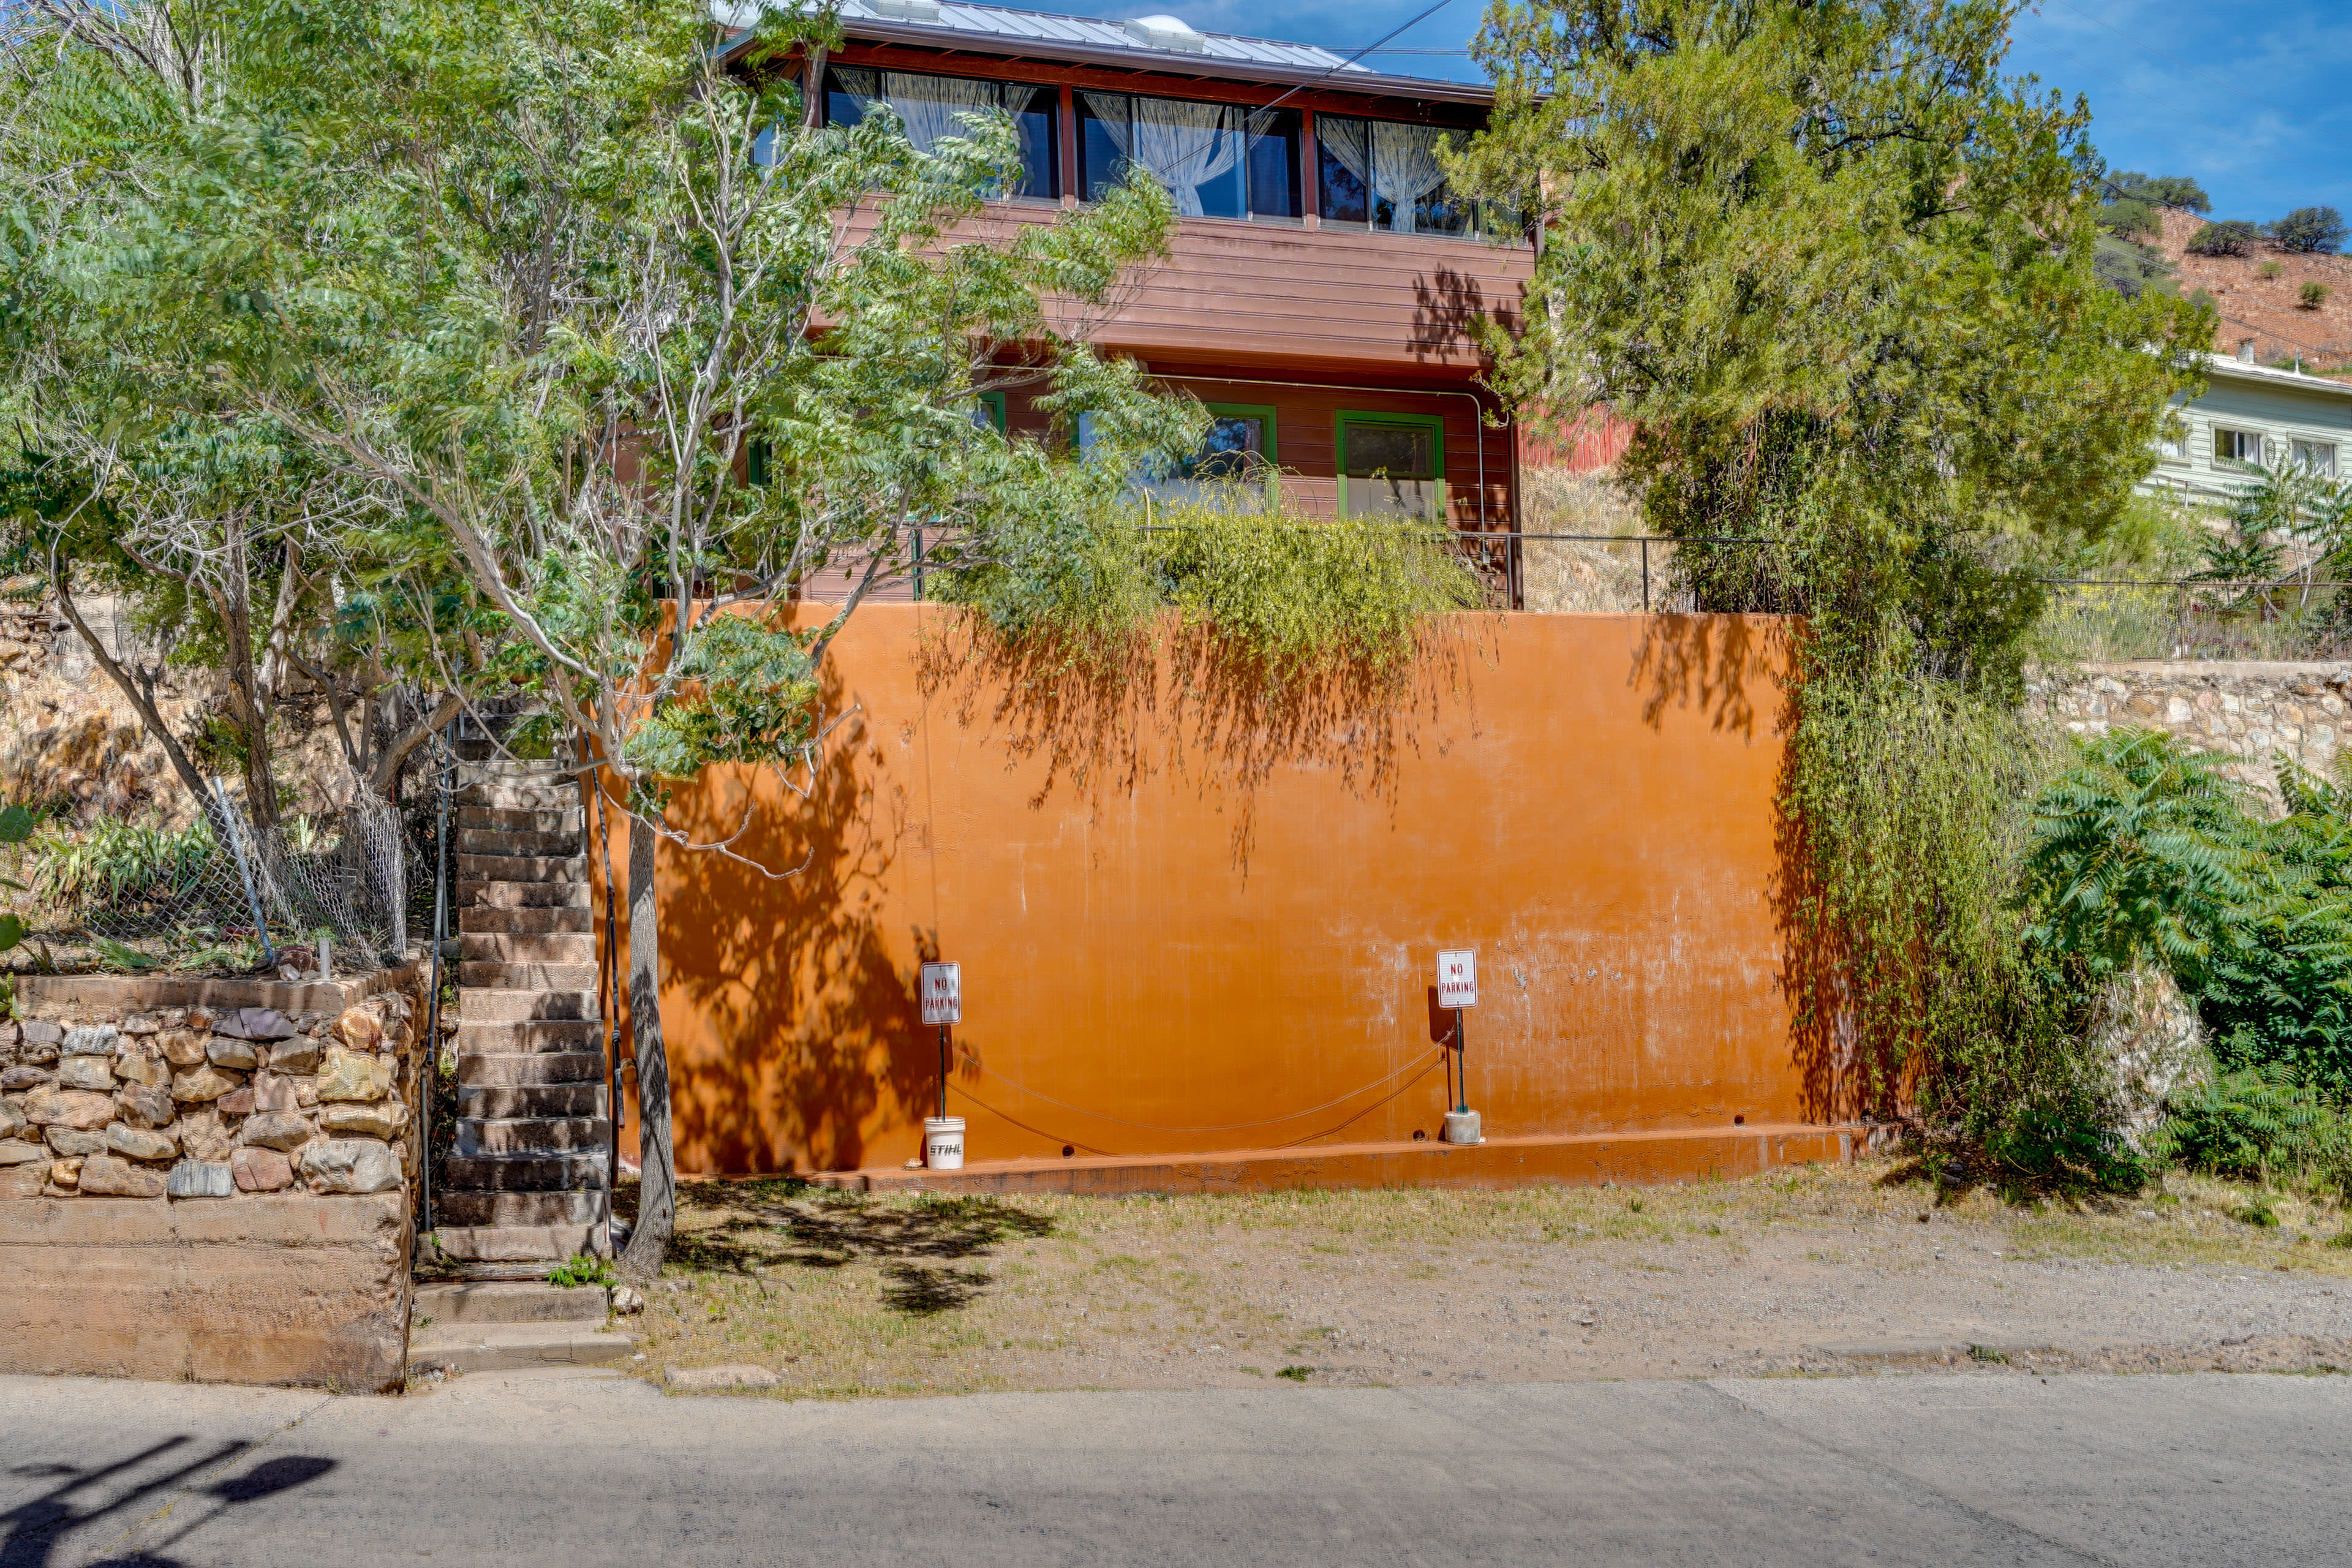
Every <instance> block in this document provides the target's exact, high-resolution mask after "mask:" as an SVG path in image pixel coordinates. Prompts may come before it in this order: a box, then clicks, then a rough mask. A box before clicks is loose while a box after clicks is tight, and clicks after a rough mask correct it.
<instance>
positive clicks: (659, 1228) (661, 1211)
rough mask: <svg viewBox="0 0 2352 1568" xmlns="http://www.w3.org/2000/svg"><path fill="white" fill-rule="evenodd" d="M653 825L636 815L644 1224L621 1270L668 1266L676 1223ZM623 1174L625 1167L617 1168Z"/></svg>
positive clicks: (632, 1029) (633, 910) (635, 965)
mask: <svg viewBox="0 0 2352 1568" xmlns="http://www.w3.org/2000/svg"><path fill="white" fill-rule="evenodd" d="M656 842H657V840H656V838H655V837H654V830H653V827H652V825H650V824H649V823H647V822H646V820H645V819H644V818H643V817H641V816H635V815H634V814H632V815H631V816H630V817H629V1034H630V1035H631V1037H634V1038H635V1041H636V1047H637V1163H638V1166H639V1174H638V1177H637V1223H636V1225H635V1227H633V1228H632V1229H631V1230H630V1232H629V1245H628V1246H627V1247H624V1248H623V1249H622V1251H621V1270H622V1272H623V1273H625V1274H628V1275H630V1276H632V1277H633V1278H635V1279H656V1278H657V1277H658V1276H659V1275H660V1273H661V1268H662V1258H663V1257H664V1256H665V1255H667V1253H668V1251H669V1239H670V1237H671V1235H672V1234H673V1233H675V1232H676V1230H677V1163H676V1161H675V1159H674V1158H673V1156H672V1154H671V1152H670V1125H669V1056H668V1054H667V1052H666V1051H665V1050H664V1049H663V1048H662V1026H661V932H660V931H659V929H658V928H657V926H656V922H655V918H654V916H655V910H654V846H655V844H656ZM617 1174H618V1173H617V1172H616V1173H615V1175H616V1176H617Z"/></svg>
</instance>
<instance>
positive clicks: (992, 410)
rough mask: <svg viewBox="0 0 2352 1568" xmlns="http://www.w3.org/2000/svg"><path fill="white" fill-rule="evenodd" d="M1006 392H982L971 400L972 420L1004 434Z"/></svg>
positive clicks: (999, 433)
mask: <svg viewBox="0 0 2352 1568" xmlns="http://www.w3.org/2000/svg"><path fill="white" fill-rule="evenodd" d="M1004 419H1005V411H1004V394H1003V393H1001V392H982V393H978V394H975V395H973V397H972V400H971V422H972V423H973V424H975V425H982V426H987V427H988V428H989V429H991V430H993V431H995V432H996V433H997V434H998V435H1000V436H1002V435H1003V434H1004V431H1005V424H1004Z"/></svg>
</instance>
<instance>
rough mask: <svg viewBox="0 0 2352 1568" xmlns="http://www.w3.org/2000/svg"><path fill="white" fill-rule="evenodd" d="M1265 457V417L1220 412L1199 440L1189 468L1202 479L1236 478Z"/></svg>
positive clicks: (1251, 471)
mask: <svg viewBox="0 0 2352 1568" xmlns="http://www.w3.org/2000/svg"><path fill="white" fill-rule="evenodd" d="M1264 463H1265V420H1263V419H1260V418H1258V417H1257V416H1255V415H1244V414H1220V415H1218V416H1216V419H1215V420H1214V421H1213V423H1212V424H1211V425H1210V426H1209V434H1208V436H1207V437H1205V438H1203V439H1202V442H1201V454H1200V456H1199V457H1197V458H1193V459H1192V472H1193V473H1194V474H1197V475H1199V476H1200V477H1202V478H1203V479H1240V478H1242V477H1243V476H1244V475H1247V474H1251V473H1255V472H1256V471H1257V469H1258V468H1259V467H1260V466H1261V465H1263V464H1264Z"/></svg>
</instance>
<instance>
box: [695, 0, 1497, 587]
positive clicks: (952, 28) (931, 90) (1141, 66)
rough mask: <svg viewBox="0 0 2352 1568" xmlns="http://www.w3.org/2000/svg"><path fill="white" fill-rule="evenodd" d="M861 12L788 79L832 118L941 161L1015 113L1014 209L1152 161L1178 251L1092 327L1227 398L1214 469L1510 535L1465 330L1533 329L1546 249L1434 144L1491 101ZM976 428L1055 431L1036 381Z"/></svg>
mask: <svg viewBox="0 0 2352 1568" xmlns="http://www.w3.org/2000/svg"><path fill="white" fill-rule="evenodd" d="M841 15H842V25H843V29H844V32H845V37H846V45H845V47H843V48H841V49H839V50H835V51H832V52H829V53H826V54H824V55H822V56H821V57H813V56H809V55H803V56H801V57H799V58H795V59H794V60H793V62H791V66H790V68H793V69H796V70H798V71H800V72H801V73H802V74H803V78H804V79H805V80H804V85H805V86H806V87H807V89H809V90H810V91H811V92H812V93H813V94H814V96H815V98H816V100H817V105H818V107H817V112H819V113H821V114H822V115H823V116H824V117H825V119H826V120H827V121H829V122H832V123H850V122H855V121H856V120H858V119H859V118H860V117H862V116H863V115H865V114H866V113H867V112H868V111H869V110H870V108H871V106H873V105H875V104H877V103H881V104H887V105H888V106H889V107H890V109H891V110H894V111H896V113H897V114H898V118H899V120H900V121H902V122H903V123H904V124H905V126H906V129H907V132H908V136H909V137H910V138H911V139H912V140H913V141H914V142H915V143H916V145H917V146H918V147H927V146H928V145H929V144H930V143H931V142H935V141H936V140H938V139H940V138H941V137H945V136H955V135H961V134H963V133H964V129H965V128H964V124H963V121H961V119H960V118H959V116H960V115H962V114H966V113H969V112H971V111H973V110H1003V112H1005V113H1006V114H1008V115H1010V116H1011V117H1012V119H1013V123H1014V125H1015V127H1016V129H1017V131H1018V132H1019V135H1020V139H1021V144H1022V153H1023V163H1024V179H1023V181H1022V184H1021V186H1020V188H1019V189H1018V190H1016V191H1013V192H1009V193H1007V194H1006V195H1004V196H1003V197H1002V198H1001V200H1000V203H999V205H1000V207H1001V209H1002V210H1001V216H1004V217H1007V218H1010V219H1012V220H1014V221H1018V220H1020V219H1021V218H1023V217H1024V216H1040V217H1042V216H1045V215H1046V214H1049V213H1050V212H1052V211H1054V210H1055V209H1057V208H1062V207H1071V206H1076V205H1078V204H1080V203H1082V202H1085V201H1087V200H1088V199H1090V198H1091V197H1092V196H1093V195H1095V193H1097V191H1099V190H1101V189H1103V188H1104V187H1105V186H1106V185H1108V184H1109V183H1111V182H1113V181H1116V180H1118V179H1120V178H1122V177H1123V176H1124V175H1125V174H1127V172H1128V171H1129V168H1131V167H1134V166H1141V167H1142V168H1144V169H1147V170H1149V171H1150V173H1151V174H1152V175H1153V177H1154V178H1156V179H1158V180H1159V181H1160V183H1161V184H1163V185H1165V186H1166V187H1167V188H1168V191H1169V193H1170V194H1171V196H1172V197H1173V198H1174V201H1175V205H1176V210H1177V213H1178V215H1179V216H1178V219H1177V224H1176V229H1175V233H1174V236H1173V237H1172V239H1171V246H1170V254H1169V255H1168V256H1167V257H1165V258H1163V259H1161V260H1160V262H1158V263H1157V264H1156V265H1154V266H1152V267H1150V268H1148V269H1146V271H1145V272H1144V273H1143V275H1142V276H1140V277H1139V279H1136V280H1135V283H1134V285H1133V287H1132V288H1131V289H1129V291H1128V292H1127V294H1126V296H1125V298H1124V300H1123V303H1122V307H1121V308H1120V309H1119V310H1118V311H1117V313H1116V314H1115V315H1113V316H1112V317H1111V318H1110V319H1109V320H1108V321H1106V322H1103V323H1101V324H1099V325H1098V326H1097V327H1096V328H1095V329H1094V330H1093V331H1092V332H1091V336H1092V337H1093V340H1094V341H1095V342H1096V343H1097V346H1098V347H1099V348H1101V349H1102V350H1104V351H1106V352H1108V353H1121V354H1125V355H1128V356H1130V357H1132V358H1134V359H1136V360H1138V361H1139V362H1140V363H1143V364H1144V365H1145V366H1146V367H1147V368H1148V369H1149V370H1150V371H1151V372H1152V373H1153V374H1155V375H1156V376H1157V377H1159V378H1160V380H1161V381H1162V382H1163V383H1164V384H1166V385H1167V386H1169V387H1170V388H1171V389H1174V390H1178V391H1182V392H1188V393H1191V394H1192V395H1195V396H1197V397H1198V398H1199V399H1200V400H1201V401H1202V403H1203V404H1205V405H1207V406H1208V409H1209V411H1210V412H1211V414H1212V415H1213V416H1214V420H1215V423H1214V426H1213V431H1212V434H1211V436H1210V437H1209V443H1208V446H1209V450H1208V451H1206V452H1204V453H1203V454H1202V458H1203V460H1204V461H1205V462H1206V463H1207V464H1208V466H1209V467H1211V468H1223V469H1225V470H1226V471H1235V470H1244V471H1251V470H1256V471H1263V470H1264V469H1271V470H1273V471H1275V472H1278V474H1279V476H1280V479H1279V483H1280V484H1281V485H1282V487H1283V489H1284V490H1285V491H1286V495H1287V498H1288V499H1289V500H1290V501H1291V503H1292V504H1294V505H1296V506H1297V507H1298V508H1299V509H1300V510H1304V511H1306V512H1307V513H1308V514H1310V515H1318V516H1327V517H1345V516H1354V515H1361V514H1364V513H1368V512H1369V513H1400V512H1402V513H1408V514H1412V515H1419V516H1423V517H1427V518H1430V519H1431V520H1433V521H1444V523H1446V524H1447V525H1449V526H1451V527H1453V528H1454V529H1457V530H1464V531H1474V530H1475V531H1495V532H1498V533H1507V532H1508V531H1511V530H1512V528H1513V527H1514V520H1515V518H1516V517H1517V482H1516V464H1515V447H1516V433H1515V431H1514V429H1513V428H1512V427H1511V426H1510V425H1509V424H1508V422H1507V419H1505V417H1504V410H1502V408H1501V407H1500V406H1499V405H1497V403H1496V400H1495V399H1494V398H1493V397H1492V396H1491V395H1488V394H1487V393H1486V392H1484V391H1483V390H1481V389H1480V388H1479V387H1478V386H1477V385H1476V384H1475V375H1476V373H1477V371H1478V369H1479V363H1480V356H1479V353H1478V350H1477V347H1476V346H1475V343H1474V342H1472V341H1471V337H1470V335H1469V327H1470V323H1471V322H1472V321H1473V320H1474V319H1475V318H1477V317H1480V316H1486V317H1489V318H1492V319H1494V320H1496V321H1499V322H1503V323H1506V324H1507V323H1509V322H1512V321H1516V319H1517V312H1518V310H1519V307H1520V296H1521V289H1522V287H1523V285H1524V284H1525V282H1526V281H1527V279H1528V276H1529V273H1530V271H1531V268H1532V261H1533V256H1532V252H1531V250H1530V249H1529V248H1528V245H1527V242H1526V237H1525V236H1524V234H1523V233H1522V232H1521V231H1520V229H1519V227H1518V220H1517V216H1516V215H1510V214H1504V213H1497V212H1492V211H1488V210H1486V208H1485V207H1483V206H1482V205H1480V204H1478V203H1476V202H1473V201H1470V200H1466V199H1465V198H1463V197H1462V196H1460V195H1457V194H1456V193H1455V192H1454V190H1453V189H1452V188H1451V187H1450V185H1449V184H1448V182H1447V180H1446V176H1445V172H1444V166H1443V164H1442V163H1441V161H1440V159H1439V157H1438V153H1437V149H1438V145H1439V142H1440V141H1441V139H1443V138H1444V137H1446V136H1448V135H1449V134H1451V135H1454V136H1457V137H1458V136H1461V135H1463V134H1465V133H1466V132H1471V131H1473V130H1475V129H1476V128H1477V127H1479V126H1480V125H1482V124H1483V123H1484V121H1485V118H1486V111H1487V109H1488V106H1489V104H1490V102H1491V98H1492V95H1491V94H1490V93H1489V92H1488V91H1487V90H1486V89H1484V88H1482V87H1476V86H1471V85H1466V84H1463V83H1457V82H1450V81H1436V80H1423V79H1412V78H1402V77H1392V76H1384V75H1380V74H1378V73H1375V72H1373V71H1370V70H1367V69H1364V68H1361V67H1360V66H1351V65H1349V64H1347V63H1346V62H1345V61H1344V60H1343V59H1342V58H1341V57H1339V56H1338V55H1335V54H1333V53H1331V52H1330V51H1328V50H1326V49H1321V48H1316V47H1308V46H1305V45H1298V44H1287V43H1276V42H1271V41H1267V40H1264V39H1257V38H1244V37H1229V36H1226V35H1222V34H1213V33H1202V32H1198V31H1195V30H1194V29H1193V28H1192V27H1190V26H1187V25H1186V24H1185V23H1184V22H1182V21H1181V20H1179V19H1178V18H1176V17H1173V16H1150V17H1146V18H1143V19H1141V20H1139V21H1129V22H1105V21H1096V20H1092V19H1088V18H1084V17H1077V16H1055V15H1050V14H1046V13H1042V12H1034V11H1016V10H1008V9H1003V8H999V7H996V6H987V5H957V4H944V3H940V0H847V3H846V4H845V5H844V6H843V7H842V13H841ZM739 47H748V41H747V44H746V45H743V46H739ZM1038 390H1039V391H1042V390H1043V389H1042V388H1039V389H1038ZM980 416H982V417H985V418H987V419H989V420H991V421H992V423H994V424H996V425H997V426H998V427H999V428H1000V429H1003V430H1006V431H1007V432H1009V433H1013V434H1020V433H1034V434H1038V435H1043V434H1045V432H1046V430H1047V428H1048V423H1049V422H1048V421H1047V419H1046V418H1045V416H1044V415H1043V414H1041V413H1040V412H1038V411H1037V410H1036V409H1035V408H1034V406H1033V405H1032V402H1031V399H1030V395H1029V394H1028V393H1027V392H1026V391H1024V390H1023V389H1021V388H1019V387H1017V386H1016V387H1014V388H1013V389H1011V390H1009V391H1004V392H999V393H992V394H990V395H988V396H987V397H986V398H985V399H984V400H983V407H982V410H981V411H980ZM1076 435H1077V437H1078V439H1079V440H1080V441H1081V442H1083V441H1084V439H1085V431H1084V429H1083V422H1082V426H1081V429H1080V430H1079V431H1078V432H1076ZM1174 478H1176V479H1179V480H1180V481H1181V476H1176V477H1174ZM1492 553H1493V554H1494V556H1495V557H1496V558H1495V559H1493V560H1490V561H1488V562H1487V563H1486V564H1488V565H1489V566H1490V567H1493V566H1496V565H1498V564H1507V556H1506V555H1505V554H1504V552H1492ZM1503 575H1504V576H1505V577H1506V578H1508V577H1510V576H1512V575H1513V574H1509V573H1507V572H1506V573H1505V574H1503Z"/></svg>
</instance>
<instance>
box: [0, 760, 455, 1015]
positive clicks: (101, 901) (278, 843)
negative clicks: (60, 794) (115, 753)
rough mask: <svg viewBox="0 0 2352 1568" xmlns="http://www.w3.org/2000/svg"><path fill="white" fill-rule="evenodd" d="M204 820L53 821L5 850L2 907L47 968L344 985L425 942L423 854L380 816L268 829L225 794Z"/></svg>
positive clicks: (389, 810)
mask: <svg viewBox="0 0 2352 1568" xmlns="http://www.w3.org/2000/svg"><path fill="white" fill-rule="evenodd" d="M428 820H429V818H428ZM433 851H434V846H433V843H432V841H431V839H430V837H426V838H425V839H424V840H423V841H422V842H421V843H420V842H418V841H417V840H416V839H415V837H413V828H412V826H411V825H410V823H408V822H406V821H404V819H403V816H402V815H401V814H400V813H399V812H398V811H396V810H394V808H393V807H392V806H390V805H386V804H384V803H383V802H382V801H378V800H374V799H373V798H369V797H365V796H362V798H361V799H360V800H359V801H358V802H356V803H355V804H353V805H350V806H347V807H344V808H343V809H341V810H338V811H331V812H323V813H317V814H307V815H296V816H286V817H284V818H282V819H280V820H279V821H278V822H277V823H275V824H272V825H270V826H267V827H262V826H256V825H255V823H254V822H253V820H252V818H251V816H250V815H249V814H248V813H247V811H246V810H245V809H244V807H243V805H241V803H239V802H237V801H236V800H235V799H234V798H233V797H231V796H230V795H228V794H227V793H226V791H225V790H217V789H216V790H215V793H214V794H213V795H212V796H211V798H209V799H208V800H207V801H205V810H204V811H203V812H202V813H200V814H199V815H198V816H196V817H195V818H194V820H193V821H190V822H188V823H186V824H185V825H184V826H172V825H169V824H167V823H164V822H162V821H158V820H154V819H149V820H143V821H131V820H124V819H119V818H111V817H100V818H98V819H95V820H92V821H88V822H76V821H73V820H70V819H66V818H58V819H53V820H51V821H48V822H45V823H42V824H41V825H39V826H37V827H36V828H35V829H34V831H33V833H32V835H31V836H30V837H28V838H26V839H25V840H24V841H22V842H21V843H18V844H16V845H12V846H10V847H9V848H8V851H7V853H6V856H5V858H6V859H7V860H8V861H11V862H13V864H11V865H9V866H7V868H6V869H5V876H6V878H7V884H8V885H7V887H6V889H5V900H6V903H7V905H8V912H10V913H13V914H14V915H15V916H16V918H17V920H18V921H21V922H22V924H23V927H24V930H25V932H26V935H25V938H24V941H25V943H26V945H27V946H28V947H29V948H30V949H31V950H32V951H33V952H35V953H36V954H38V955H40V956H41V958H42V960H43V961H44V962H47V963H55V964H56V965H58V967H60V968H84V967H96V968H100V969H107V970H115V971H128V972H131V973H142V972H148V971H152V972H156V973H179V974H187V973H215V974H250V973H262V972H265V971H268V970H271V969H277V970H283V969H286V968H288V967H289V966H290V967H291V968H292V969H294V970H295V971H297V972H299V973H318V972H319V971H320V968H321V965H322V963H331V965H332V966H333V969H334V971H335V973H358V972H362V971H365V970H370V969H374V968H376V967H378V966H380V965H385V964H390V963H398V962H400V961H401V959H402V958H403V956H404V954H405V953H406V952H407V949H408V943H409V941H410V939H411V937H412V935H413V936H415V937H416V938H417V939H418V940H422V939H423V938H424V936H425V931H426V930H427V929H428V926H429V921H430V912H429V911H430V910H431V908H432V901H433V868H434V865H435V858H434V852H433ZM420 902H421V905H422V907H423V908H424V910H425V911H427V912H426V915H425V922H423V923H420V922H419V921H417V920H416V917H415V910H416V909H417V908H418V906H419V904H420ZM321 937H324V938H325V939H326V942H325V948H326V952H323V953H322V952H321V942H320V939H321Z"/></svg>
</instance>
